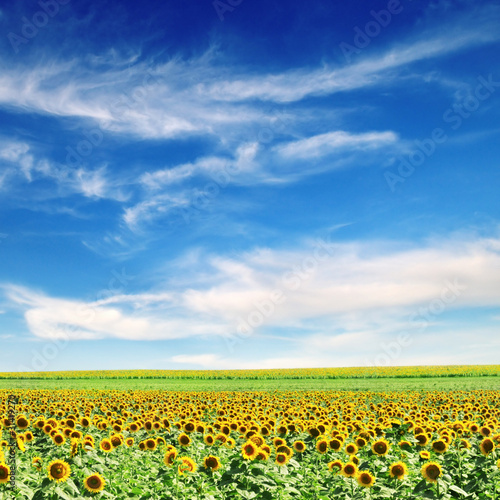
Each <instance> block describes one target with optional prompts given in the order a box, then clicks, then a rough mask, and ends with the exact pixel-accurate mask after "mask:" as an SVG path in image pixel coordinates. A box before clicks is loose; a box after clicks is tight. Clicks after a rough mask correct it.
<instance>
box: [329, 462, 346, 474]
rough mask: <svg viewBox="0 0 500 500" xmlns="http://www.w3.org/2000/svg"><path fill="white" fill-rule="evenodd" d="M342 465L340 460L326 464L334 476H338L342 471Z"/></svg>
mask: <svg viewBox="0 0 500 500" xmlns="http://www.w3.org/2000/svg"><path fill="white" fill-rule="evenodd" d="M343 467H344V464H343V463H342V462H341V461H340V460H334V461H333V462H330V463H329V464H328V470H329V471H330V472H333V473H334V474H338V473H339V472H341V471H342V468H343Z"/></svg>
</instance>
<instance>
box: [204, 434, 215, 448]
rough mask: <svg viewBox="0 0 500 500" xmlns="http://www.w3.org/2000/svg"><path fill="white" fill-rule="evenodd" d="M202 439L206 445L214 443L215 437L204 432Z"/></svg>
mask: <svg viewBox="0 0 500 500" xmlns="http://www.w3.org/2000/svg"><path fill="white" fill-rule="evenodd" d="M203 441H205V444H206V445H208V446H212V445H213V444H214V443H215V439H214V437H213V436H212V434H206V435H205V436H203Z"/></svg>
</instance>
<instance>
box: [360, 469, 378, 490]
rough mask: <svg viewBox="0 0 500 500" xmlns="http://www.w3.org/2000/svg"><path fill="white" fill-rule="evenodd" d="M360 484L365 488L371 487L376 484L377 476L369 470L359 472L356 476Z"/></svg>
mask: <svg viewBox="0 0 500 500" xmlns="http://www.w3.org/2000/svg"><path fill="white" fill-rule="evenodd" d="M356 479H357V481H358V484H359V485H360V486H364V487H365V488H371V487H372V486H373V485H374V484H375V476H373V475H372V474H370V473H369V472H368V471H362V472H359V473H358V475H357V476H356Z"/></svg>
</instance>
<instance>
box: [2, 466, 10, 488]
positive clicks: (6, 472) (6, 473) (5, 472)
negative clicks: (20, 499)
mask: <svg viewBox="0 0 500 500" xmlns="http://www.w3.org/2000/svg"><path fill="white" fill-rule="evenodd" d="M9 480H10V467H9V466H8V465H6V464H1V463H0V484H5V483H8V482H9Z"/></svg>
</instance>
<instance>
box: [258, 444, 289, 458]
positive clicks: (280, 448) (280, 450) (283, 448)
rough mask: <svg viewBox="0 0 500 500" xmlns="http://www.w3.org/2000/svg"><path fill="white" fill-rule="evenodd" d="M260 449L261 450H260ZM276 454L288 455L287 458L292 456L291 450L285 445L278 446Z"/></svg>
mask: <svg viewBox="0 0 500 500" xmlns="http://www.w3.org/2000/svg"><path fill="white" fill-rule="evenodd" d="M260 449H262V448H260ZM276 453H285V454H286V455H288V456H289V457H292V456H293V450H292V449H291V448H290V447H288V446H287V445H285V444H284V445H281V446H278V447H277V448H276Z"/></svg>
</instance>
